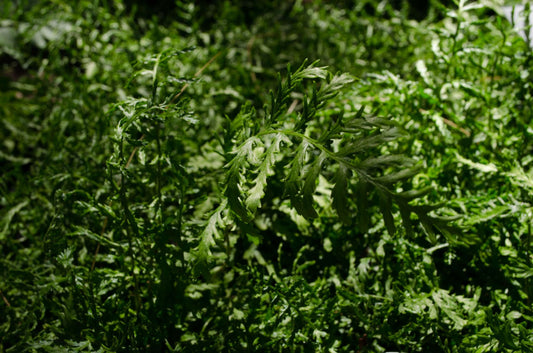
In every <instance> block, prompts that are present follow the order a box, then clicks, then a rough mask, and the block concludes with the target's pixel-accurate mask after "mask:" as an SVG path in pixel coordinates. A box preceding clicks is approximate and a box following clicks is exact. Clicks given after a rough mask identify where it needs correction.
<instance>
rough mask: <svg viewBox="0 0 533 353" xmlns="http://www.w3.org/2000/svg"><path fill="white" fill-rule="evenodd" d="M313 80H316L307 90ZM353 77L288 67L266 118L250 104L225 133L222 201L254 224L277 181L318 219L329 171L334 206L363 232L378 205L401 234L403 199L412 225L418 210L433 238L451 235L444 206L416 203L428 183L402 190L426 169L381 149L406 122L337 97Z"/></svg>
mask: <svg viewBox="0 0 533 353" xmlns="http://www.w3.org/2000/svg"><path fill="white" fill-rule="evenodd" d="M309 80H310V81H311V86H312V87H313V88H312V90H311V92H310V93H309V94H305V84H306V81H309ZM352 82H353V79H352V78H350V77H349V76H348V75H344V74H343V75H332V74H331V73H329V72H328V71H327V70H326V69H325V68H323V67H318V66H316V63H313V64H311V65H310V66H305V65H302V66H301V67H300V68H298V69H297V70H296V71H295V72H293V73H292V72H291V71H290V67H289V70H288V73H287V77H286V79H285V80H284V81H281V80H280V82H279V85H278V87H277V89H276V91H275V93H271V102H270V106H266V107H265V109H264V112H265V116H264V117H263V118H261V116H260V114H259V113H258V112H256V111H255V110H254V109H253V108H252V107H251V106H250V105H248V104H246V105H244V106H243V107H242V109H241V111H240V113H239V114H238V115H237V117H235V119H233V121H231V122H230V124H229V125H228V129H227V130H226V135H225V136H224V143H223V145H224V155H225V158H226V161H227V163H226V166H225V179H224V183H225V185H224V198H225V200H224V201H222V203H221V205H227V207H228V208H229V210H230V211H231V212H230V213H229V214H232V215H233V217H234V218H235V220H236V221H237V222H238V223H239V224H247V223H249V222H250V221H251V220H252V219H253V218H254V217H255V216H256V215H257V214H258V212H261V208H262V200H263V199H264V197H265V194H266V190H267V188H268V186H269V185H270V183H273V182H274V181H275V182H276V183H277V184H280V185H282V188H283V193H282V195H275V196H279V197H280V198H281V199H282V200H290V204H291V206H292V207H293V208H294V209H295V210H296V211H297V212H298V214H300V215H301V216H303V217H305V218H306V219H308V220H312V219H314V218H317V217H319V216H320V213H319V211H317V207H316V205H315V201H314V198H315V194H316V190H317V185H318V179H319V177H320V176H321V175H322V176H323V177H324V178H326V180H329V181H330V182H331V183H332V184H333V187H332V189H331V199H330V206H331V208H332V209H334V210H335V212H336V213H337V215H338V217H339V219H340V221H341V222H342V223H344V224H346V225H349V224H352V222H353V221H354V219H355V220H356V223H357V226H358V227H359V230H360V231H361V232H366V230H367V229H368V227H369V221H368V216H367V209H368V207H369V206H377V207H379V209H380V211H381V213H382V215H383V220H384V223H385V226H386V229H387V230H388V232H389V233H390V234H394V233H395V232H396V222H395V219H394V214H395V211H396V209H395V208H394V205H396V207H397V208H398V209H399V211H400V216H401V219H402V222H403V225H404V227H405V228H406V231H407V232H408V233H411V227H412V224H413V220H412V218H413V217H412V215H413V214H414V215H416V216H417V218H418V219H419V220H420V222H421V223H422V225H423V228H424V229H425V230H426V231H427V233H428V234H429V235H430V236H431V238H434V234H435V232H436V231H438V232H441V233H442V234H444V235H446V236H448V235H451V234H452V233H453V227H451V226H449V225H448V223H447V221H446V220H442V219H439V218H438V217H435V216H431V215H430V212H431V211H434V210H435V209H437V208H438V207H439V206H416V205H413V204H411V201H413V200H415V199H420V198H422V197H424V196H425V195H426V194H427V193H428V192H429V191H430V189H429V188H425V189H421V190H408V191H402V192H397V191H396V190H397V189H399V187H400V185H401V186H406V185H407V183H406V182H408V181H409V180H410V179H411V178H412V177H413V176H415V175H416V174H417V173H418V172H419V171H420V169H421V166H420V164H417V163H415V162H414V161H413V160H411V159H409V158H407V157H405V156H402V155H395V154H386V153H385V154H383V153H382V151H384V150H385V149H384V148H383V146H384V145H385V144H387V143H388V142H390V141H393V140H395V139H397V138H399V137H401V136H402V135H403V132H402V129H401V128H400V127H399V126H396V124H395V123H394V122H393V121H391V120H389V119H384V118H379V117H364V116H363V115H364V108H363V107H360V108H359V109H357V110H355V111H352V110H351V109H350V108H349V106H348V107H345V106H346V104H344V103H342V104H341V103H340V102H339V100H338V99H336V97H337V96H338V94H339V93H342V92H344V89H345V88H346V86H348V85H349V84H350V83H352ZM301 90H303V91H304V94H303V95H302V94H301V93H300V92H301ZM298 93H300V94H298ZM293 97H301V98H300V99H301V102H300V101H298V100H296V101H293V102H292V104H291V106H299V108H297V109H296V112H293V111H291V110H292V109H289V108H288V106H289V101H290V100H291V99H294V98H293ZM376 199H377V200H376ZM375 201H378V202H377V203H376V202H375ZM221 212H222V210H221V209H220V207H219V208H218V209H217V211H215V213H214V214H213V216H211V218H210V219H209V220H208V221H207V222H206V229H205V230H204V232H203V233H202V234H203V235H202V240H201V244H202V247H203V249H204V250H203V252H204V254H205V253H206V250H205V247H207V246H209V245H213V244H214V241H213V240H212V237H213V236H216V235H217V232H216V230H214V229H213V227H214V226H215V225H216V224H218V223H220V222H221V221H220V217H221ZM213 217H215V218H216V219H217V221H214V219H215V218H213ZM207 230H209V231H208V232H207V233H209V234H208V235H209V236H207V237H206V236H205V235H206V234H207V233H206V231H207Z"/></svg>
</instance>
